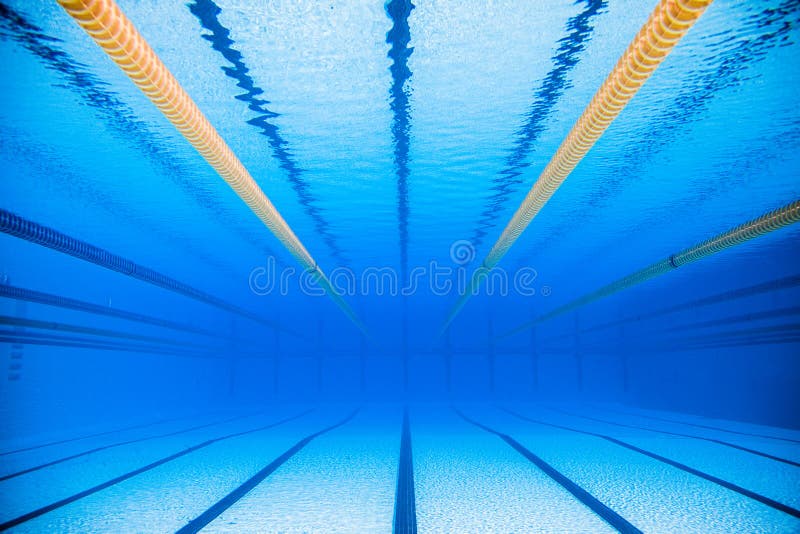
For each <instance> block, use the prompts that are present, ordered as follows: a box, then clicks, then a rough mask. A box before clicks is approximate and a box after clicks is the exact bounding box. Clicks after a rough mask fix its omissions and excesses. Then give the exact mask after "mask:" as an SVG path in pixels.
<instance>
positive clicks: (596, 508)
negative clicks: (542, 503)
mask: <svg viewBox="0 0 800 534" xmlns="http://www.w3.org/2000/svg"><path fill="white" fill-rule="evenodd" d="M453 410H454V411H455V412H456V413H457V414H458V415H459V416H460V417H461V418H462V419H464V420H465V421H466V422H468V423H470V424H473V425H475V426H477V427H478V428H480V429H482V430H485V431H486V432H489V433H490V434H494V435H495V436H497V437H499V438H500V439H502V440H503V441H505V442H506V443H508V444H509V445H511V447H512V448H513V449H514V450H515V451H517V452H518V453H520V454H521V455H522V456H524V457H525V458H527V459H528V460H530V461H531V462H532V463H533V464H535V465H536V467H538V468H539V469H541V470H542V471H543V472H544V473H545V474H546V475H547V476H549V477H550V478H552V479H553V480H554V481H555V482H557V483H558V484H559V485H560V486H561V487H562V488H564V489H565V490H567V491H568V492H570V493H571V494H572V496H573V497H575V498H576V499H578V500H579V501H580V502H581V503H583V504H584V505H585V506H587V507H588V508H589V509H590V510H592V511H593V512H594V513H595V514H597V515H598V516H600V517H601V518H602V519H603V520H604V521H605V522H606V523H608V524H609V525H611V526H612V527H614V528H615V529H617V530H618V531H619V532H623V533H629V532H630V533H639V534H641V532H642V531H641V530H639V529H638V528H636V527H635V526H633V525H632V524H631V523H629V522H628V520H627V519H625V518H624V517H622V516H621V515H619V514H618V513H617V512H615V511H614V510H612V509H611V508H609V507H608V506H606V505H605V504H603V503H602V502H600V501H599V500H597V498H596V497H595V496H594V495H592V494H591V493H589V492H588V491H586V490H585V489H583V488H582V487H580V486H579V485H577V484H576V483H575V482H573V481H572V480H570V479H569V478H567V477H566V476H564V475H563V474H561V472H559V471H558V470H556V468H555V467H553V466H551V465H550V464H548V463H547V462H545V461H544V460H542V459H541V458H539V457H538V456H536V455H535V454H534V453H532V452H531V451H529V450H528V449H526V448H525V447H524V446H523V445H522V444H521V443H520V442H518V441H517V440H515V439H514V438H512V437H511V436H509V435H508V434H503V433H502V432H499V431H497V430H493V429H491V428H489V427H488V426H485V425H483V424H481V423H479V422H477V421H475V420H473V419H470V418H469V417H467V416H466V415H464V414H463V413H461V412H460V411H459V410H458V409H457V408H453Z"/></svg>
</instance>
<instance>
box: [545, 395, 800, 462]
mask: <svg viewBox="0 0 800 534" xmlns="http://www.w3.org/2000/svg"><path fill="white" fill-rule="evenodd" d="M547 409H548V410H552V411H554V412H558V413H562V414H565V415H569V416H571V417H579V418H581V419H586V420H588V421H595V422H597V423H603V424H606V425H614V426H621V427H625V428H633V429H635V430H644V431H646V432H655V433H656V434H666V435H668V436H677V437H681V438H690V439H698V440H701V441H708V442H711V443H716V444H717V445H722V446H724V447H730V448H732V449H737V450H740V451H744V452H747V453H750V454H755V455H756V456H761V457H764V458H769V459H770V460H775V461H776V462H782V463H784V464H789V465H793V466H795V467H800V462H795V461H794V460H789V459H787V458H781V457H780V456H775V455H773V454H769V453H767V452H762V451H757V450H755V449H750V448H748V447H744V446H742V445H737V444H736V443H731V442H729V441H722V440H720V439H714V438H707V437H703V436H694V435H692V434H681V433H680V432H669V431H668V430H656V429H654V428H647V427H641V426H636V425H629V424H626V423H617V422H615V421H608V420H605V419H599V418H597V417H591V416H589V415H581V414H576V413H572V412H569V411H567V410H562V409H561V408H547Z"/></svg>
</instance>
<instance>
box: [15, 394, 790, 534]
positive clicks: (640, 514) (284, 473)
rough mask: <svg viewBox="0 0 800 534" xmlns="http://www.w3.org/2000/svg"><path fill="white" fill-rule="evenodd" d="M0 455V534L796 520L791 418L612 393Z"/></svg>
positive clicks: (352, 414)
mask: <svg viewBox="0 0 800 534" xmlns="http://www.w3.org/2000/svg"><path fill="white" fill-rule="evenodd" d="M0 458H2V462H1V463H0V495H2V497H1V498H2V506H1V507H0V523H2V525H0V529H2V530H10V531H14V532H117V533H118V532H197V531H203V532H282V533H291V532H297V533H301V532H417V531H419V532H615V531H617V532H798V531H800V492H798V491H797V488H798V487H800V432H797V431H791V430H787V429H780V428H771V427H765V426H759V425H753V424H747V423H740V422H733V421H724V420H712V419H706V418H701V417H697V416H691V415H687V414H679V413H668V412H654V411H645V410H639V409H634V408H630V407H623V406H604V405H569V406H567V405H557V404H504V403H498V404H491V405H488V404H481V405H471V404H464V405H459V404H456V405H453V406H448V405H442V404H432V405H422V404H413V405H410V406H402V405H392V404H383V405H377V404H375V405H372V404H368V405H364V406H357V405H327V404H326V405H324V406H316V407H315V406H311V405H309V406H298V405H286V406H270V407H264V408H259V407H253V406H250V407H242V408H241V409H239V410H235V411H228V412H225V413H213V414H206V415H192V416H175V417H174V418H168V419H166V420H165V419H161V420H159V421H151V422H143V423H141V424H137V425H130V424H128V425H126V424H121V423H119V422H117V424H116V425H111V424H110V422H109V423H107V428H105V429H101V428H92V429H88V428H83V429H73V431H72V434H69V435H68V434H66V433H64V432H61V433H54V434H52V435H49V436H43V435H37V436H31V437H28V438H25V439H16V440H5V441H4V442H3V443H2V449H0Z"/></svg>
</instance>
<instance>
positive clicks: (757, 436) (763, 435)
mask: <svg viewBox="0 0 800 534" xmlns="http://www.w3.org/2000/svg"><path fill="white" fill-rule="evenodd" d="M603 410H606V411H608V412H614V413H618V414H622V415H627V416H632V417H641V418H643V419H653V420H654V421H663V422H665V423H675V424H679V425H686V426H694V427H697V428H705V429H708V430H718V431H720V432H726V433H728V434H738V435H740V436H749V437H751V438H765V439H777V440H779V441H788V442H789V443H800V440H797V439H791V438H782V437H779V436H767V435H765V434H753V433H750V432H739V431H737V430H728V429H725V428H720V427H717V426H711V425H701V424H700V423H689V422H686V421H679V420H677V419H667V418H664V417H657V416H654V415H643V414H636V413H630V412H625V411H622V410H614V409H611V408H603Z"/></svg>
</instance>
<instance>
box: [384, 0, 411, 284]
mask: <svg viewBox="0 0 800 534" xmlns="http://www.w3.org/2000/svg"><path fill="white" fill-rule="evenodd" d="M414 7H415V6H414V4H412V3H411V1H410V0H391V1H389V2H386V4H385V9H386V14H387V15H388V16H389V18H390V19H391V21H392V27H391V29H390V30H389V32H388V33H387V34H386V43H387V44H389V45H391V48H390V49H389V53H388V54H387V55H388V57H389V58H390V59H391V60H392V65H391V66H390V67H389V71H390V72H391V75H392V85H391V87H390V89H389V103H390V107H391V109H392V142H393V145H394V166H395V174H396V175H397V226H398V234H399V239H400V279H401V280H402V283H404V284H405V283H406V279H407V277H408V218H409V213H410V208H409V202H408V177H409V176H410V174H411V170H410V168H409V148H410V145H411V135H410V134H411V105H410V98H409V97H410V95H411V88H410V87H407V85H408V83H409V80H410V79H411V76H412V73H411V69H409V68H408V58H409V57H411V54H412V53H414V48H413V47H410V46H408V45H409V43H410V42H411V30H410V28H409V25H408V17H409V15H411V11H412V10H413V9H414Z"/></svg>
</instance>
